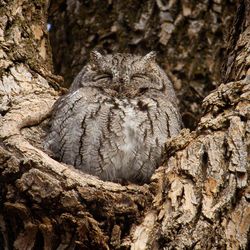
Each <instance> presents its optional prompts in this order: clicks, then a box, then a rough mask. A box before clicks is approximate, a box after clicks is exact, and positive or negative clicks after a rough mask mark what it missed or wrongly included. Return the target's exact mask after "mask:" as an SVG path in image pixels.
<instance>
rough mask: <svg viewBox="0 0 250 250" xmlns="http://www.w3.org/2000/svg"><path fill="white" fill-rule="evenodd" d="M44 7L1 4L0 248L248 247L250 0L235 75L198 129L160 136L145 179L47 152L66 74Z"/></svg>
mask: <svg viewBox="0 0 250 250" xmlns="http://www.w3.org/2000/svg"><path fill="white" fill-rule="evenodd" d="M216 2H217V1H216ZM160 3H161V1H157V4H158V5H160ZM47 5H48V2H47V1H25V0H24V1H18V0H8V1H4V2H2V3H1V4H0V13H1V15H0V20H1V21H0V64H1V71H0V105H1V106H0V108H1V110H0V114H1V117H0V201H1V202H0V249H13V248H14V249H134V250H139V249H186V248H187V249H189V248H192V249H202V248H203V249H246V248H247V245H248V244H249V237H248V235H249V225H250V206H249V193H250V189H249V178H248V173H249V145H250V144H249V142H250V140H249V134H250V122H249V117H250V76H249V72H248V71H249V63H250V62H249V32H250V31H249V22H248V21H247V17H249V16H250V13H249V10H250V7H249V3H248V1H241V3H240V4H239V10H241V11H238V12H237V15H236V20H237V19H241V20H243V21H241V24H239V22H235V26H234V28H235V27H239V25H240V27H244V28H242V29H241V30H240V32H241V33H240V34H238V35H237V36H235V35H234V33H233V32H232V34H231V36H233V37H232V39H234V41H235V42H234V43H232V42H229V45H228V46H229V47H228V51H229V52H230V51H231V52H230V53H234V54H235V55H236V57H235V58H236V59H237V58H238V59H239V60H236V59H234V60H235V62H234V63H233V66H229V64H228V66H226V68H225V69H226V71H225V72H229V73H228V75H227V76H226V78H227V77H229V78H228V79H230V81H231V82H226V84H221V85H220V86H219V87H218V88H217V89H216V90H215V91H214V92H212V93H211V94H209V95H208V96H207V97H206V98H205V99H204V100H203V104H202V109H203V111H204V112H203V117H202V118H201V119H200V121H199V124H198V126H197V128H196V129H195V130H194V131H192V132H189V130H187V129H184V130H183V131H182V132H181V134H180V135H179V136H177V137H176V138H173V139H171V140H169V141H167V142H166V157H165V159H164V161H163V164H162V166H161V167H160V168H158V169H157V171H156V173H155V174H154V175H153V177H152V179H151V182H150V184H148V185H147V184H145V185H143V186H138V185H126V186H122V185H120V184H115V183H111V182H103V181H101V180H99V179H97V178H96V177H94V176H89V175H86V174H83V173H81V172H79V171H78V170H76V169H74V168H73V167H71V166H67V165H65V164H61V163H59V162H57V161H55V160H53V159H52V158H50V157H49V155H48V154H47V153H46V152H43V149H42V146H41V142H42V139H43V138H42V136H43V135H44V133H45V132H46V131H44V130H42V127H45V128H46V126H47V120H48V117H49V115H50V112H51V107H52V105H53V103H54V102H55V100H56V99H57V98H58V95H59V94H60V93H59V91H58V90H57V89H58V84H59V83H60V81H61V78H60V77H57V76H54V75H53V74H52V73H51V59H50V52H49V50H47V45H46V44H48V41H47V38H48V36H47V31H46V29H45V25H44V24H45V23H46V11H47ZM160 6H161V5H160ZM161 8H164V6H161ZM188 11H189V9H188V8H186V9H185V13H188ZM244 20H245V21H244ZM237 25H238V26H237ZM232 39H230V41H231V40H232ZM44 44H45V45H46V46H45V45H44ZM228 61H229V59H228ZM228 61H227V63H228ZM230 65H231V64H230ZM227 67H228V71H227Z"/></svg>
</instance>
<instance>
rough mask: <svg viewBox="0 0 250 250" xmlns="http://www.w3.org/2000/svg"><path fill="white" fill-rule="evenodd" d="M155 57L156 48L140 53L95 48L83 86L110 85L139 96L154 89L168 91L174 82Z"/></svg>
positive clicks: (83, 78) (120, 93) (114, 88)
mask: <svg viewBox="0 0 250 250" xmlns="http://www.w3.org/2000/svg"><path fill="white" fill-rule="evenodd" d="M155 59H156V53H155V52H150V53H148V54H147V55H145V56H138V55H132V54H122V53H117V54H113V55H110V54H108V55H102V54H100V53H99V52H97V51H93V52H92V53H91V56H90V62H89V64H88V65H87V66H86V67H85V70H84V72H83V74H82V76H81V79H80V85H79V87H90V86H91V87H96V88H101V89H104V90H107V89H108V90H111V91H113V92H114V93H117V95H123V96H137V95H141V94H144V93H145V92H147V91H149V90H152V89H153V90H159V91H163V92H164V90H165V89H166V87H167V85H168V84H170V82H169V80H168V78H167V76H166V74H165V73H164V71H163V70H162V69H161V68H160V67H159V66H158V64H157V63H156V61H155Z"/></svg>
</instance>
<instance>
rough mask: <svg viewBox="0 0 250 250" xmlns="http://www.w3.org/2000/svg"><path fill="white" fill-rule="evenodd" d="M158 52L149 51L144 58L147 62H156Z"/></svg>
mask: <svg viewBox="0 0 250 250" xmlns="http://www.w3.org/2000/svg"><path fill="white" fill-rule="evenodd" d="M156 55H157V53H156V52H155V51H151V52H149V53H148V54H147V55H145V56H144V57H143V58H142V60H143V61H144V62H145V63H146V64H147V63H151V62H155V59H156Z"/></svg>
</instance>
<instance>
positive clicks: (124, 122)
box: [45, 51, 181, 183]
mask: <svg viewBox="0 0 250 250" xmlns="http://www.w3.org/2000/svg"><path fill="white" fill-rule="evenodd" d="M176 101H177V98H176V96H175V93H174V89H173V86H172V84H171V82H170V81H169V79H168V77H167V76H166V74H165V73H164V71H163V70H162V69H161V68H160V67H159V66H158V65H157V63H156V62H155V53H154V52H150V53H149V54H147V55H146V56H137V55H131V54H119V53H118V54H114V55H101V54H100V53H99V52H96V51H94V52H92V54H91V58H90V62H89V63H88V64H87V65H86V66H85V67H84V68H83V69H82V70H81V71H80V73H79V74H78V75H77V76H76V78H75V80H74V81H73V83H72V85H71V87H70V89H69V92H68V94H66V95H65V96H62V97H61V98H59V99H58V101H57V102H56V103H55V105H54V111H53V115H52V119H51V128H50V132H49V134H48V136H47V138H46V143H45V146H46V148H48V149H50V150H51V151H52V152H53V153H54V155H55V157H57V159H59V160H60V161H62V162H65V163H67V164H71V165H74V166H75V167H76V168H78V169H81V170H82V171H83V172H85V173H89V174H92V175H96V176H99V177H100V178H101V179H103V180H109V181H115V182H123V181H126V182H127V181H128V182H135V183H144V182H148V181H149V179H150V177H151V176H152V174H153V172H154V170H155V168H156V167H157V166H158V165H159V163H160V160H161V156H162V153H163V149H164V143H165V142H166V140H167V138H169V137H172V136H175V135H177V134H178V133H179V131H180V129H181V118H180V114H179V111H178V107H177V103H176Z"/></svg>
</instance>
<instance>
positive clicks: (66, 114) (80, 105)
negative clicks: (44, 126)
mask: <svg viewBox="0 0 250 250" xmlns="http://www.w3.org/2000/svg"><path fill="white" fill-rule="evenodd" d="M98 94H99V93H98V91H95V90H93V89H92V88H80V89H79V90H76V91H74V92H72V93H71V92H70V93H69V94H67V95H65V96H63V97H61V98H60V100H58V102H57V103H56V104H55V107H54V112H53V118H52V123H51V129H50V131H51V132H50V133H49V134H48V136H47V138H46V143H45V148H47V149H50V150H51V151H52V152H53V153H54V154H55V156H59V158H60V160H61V161H63V162H65V163H68V164H72V165H75V164H76V162H77V161H79V159H78V158H77V157H79V150H80V148H81V146H82V145H81V143H82V142H81V137H82V136H83V133H84V129H85V126H86V121H87V119H89V117H90V115H91V114H92V113H93V112H94V111H95V110H97V109H98V108H99V106H100V104H99V103H98V98H97V96H98Z"/></svg>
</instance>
